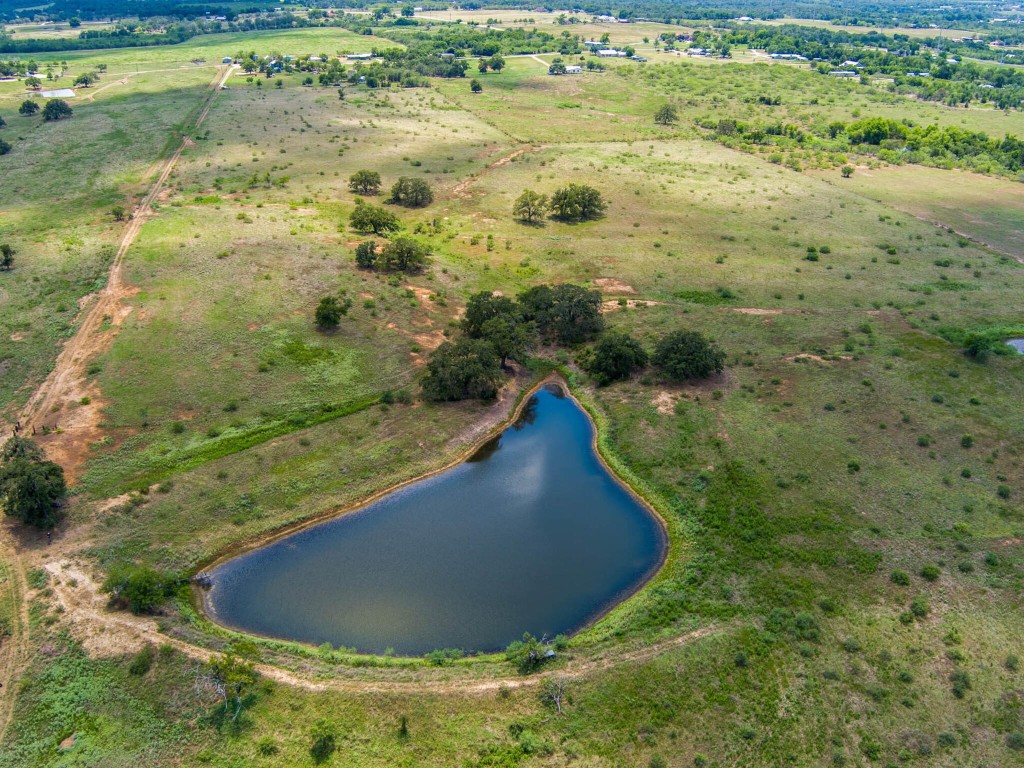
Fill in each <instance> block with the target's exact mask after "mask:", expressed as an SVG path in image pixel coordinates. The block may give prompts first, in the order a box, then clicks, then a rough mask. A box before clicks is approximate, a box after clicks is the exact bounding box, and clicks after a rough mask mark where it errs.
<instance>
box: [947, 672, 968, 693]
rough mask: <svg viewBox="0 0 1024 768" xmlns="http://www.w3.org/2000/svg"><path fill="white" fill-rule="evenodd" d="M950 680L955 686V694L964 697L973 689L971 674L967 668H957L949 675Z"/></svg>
mask: <svg viewBox="0 0 1024 768" xmlns="http://www.w3.org/2000/svg"><path fill="white" fill-rule="evenodd" d="M949 682H950V683H951V684H952V686H953V695H954V696H956V697H957V698H958V699H962V698H963V697H964V696H966V695H967V692H968V691H969V690H971V676H970V675H969V674H967V671H966V670H963V669H957V670H954V671H953V674H951V675H950V676H949Z"/></svg>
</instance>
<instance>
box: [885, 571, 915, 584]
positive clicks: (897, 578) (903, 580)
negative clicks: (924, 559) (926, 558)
mask: <svg viewBox="0 0 1024 768" xmlns="http://www.w3.org/2000/svg"><path fill="white" fill-rule="evenodd" d="M889 579H890V581H892V583H893V584H898V585H899V586H901V587H907V586H910V574H909V573H907V572H906V571H893V572H892V574H891V575H890V576H889Z"/></svg>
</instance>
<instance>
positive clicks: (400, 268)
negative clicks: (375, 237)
mask: <svg viewBox="0 0 1024 768" xmlns="http://www.w3.org/2000/svg"><path fill="white" fill-rule="evenodd" d="M429 261H430V250H429V249H428V248H427V246H425V245H424V244H423V243H421V242H420V241H419V240H415V239H413V238H411V237H396V238H395V239H394V240H391V241H390V242H388V243H386V244H385V246H384V248H383V250H382V251H381V253H380V256H378V257H377V264H378V265H379V266H380V267H382V268H383V269H387V270H390V271H394V272H420V271H422V270H423V269H424V268H425V267H426V266H427V264H428V263H429Z"/></svg>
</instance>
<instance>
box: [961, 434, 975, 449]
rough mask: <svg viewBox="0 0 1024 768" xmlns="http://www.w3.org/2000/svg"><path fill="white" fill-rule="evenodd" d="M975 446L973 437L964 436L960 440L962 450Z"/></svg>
mask: <svg viewBox="0 0 1024 768" xmlns="http://www.w3.org/2000/svg"><path fill="white" fill-rule="evenodd" d="M973 445H974V438H973V437H972V436H971V435H964V436H963V437H961V438H960V447H961V448H970V447H971V446H973Z"/></svg>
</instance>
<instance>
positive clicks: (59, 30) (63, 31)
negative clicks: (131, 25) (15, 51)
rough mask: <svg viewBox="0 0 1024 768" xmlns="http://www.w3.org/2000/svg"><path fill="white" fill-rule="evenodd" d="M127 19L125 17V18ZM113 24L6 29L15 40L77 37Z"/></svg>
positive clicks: (96, 23) (18, 26)
mask: <svg viewBox="0 0 1024 768" xmlns="http://www.w3.org/2000/svg"><path fill="white" fill-rule="evenodd" d="M125 21H127V19H125ZM113 26H114V25H113V24H112V23H111V22H109V21H83V22H82V25H81V26H80V27H78V28H77V29H76V28H72V27H71V26H70V25H68V24H67V23H63V24H61V23H57V24H10V25H8V26H7V27H6V29H7V31H8V32H10V33H11V35H13V36H14V39H15V40H23V39H29V38H40V39H43V38H60V37H78V36H79V35H80V34H81V33H82V32H91V31H98V30H104V29H111V28H112V27H113Z"/></svg>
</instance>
